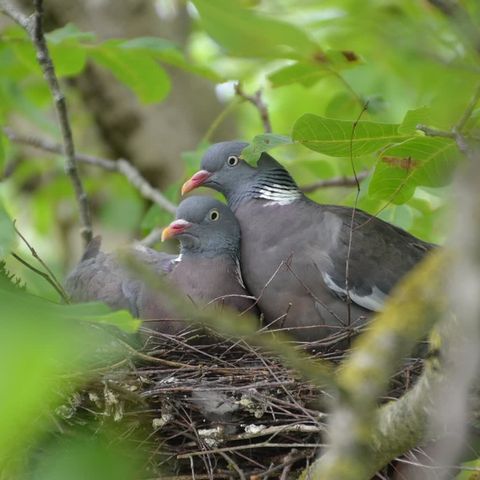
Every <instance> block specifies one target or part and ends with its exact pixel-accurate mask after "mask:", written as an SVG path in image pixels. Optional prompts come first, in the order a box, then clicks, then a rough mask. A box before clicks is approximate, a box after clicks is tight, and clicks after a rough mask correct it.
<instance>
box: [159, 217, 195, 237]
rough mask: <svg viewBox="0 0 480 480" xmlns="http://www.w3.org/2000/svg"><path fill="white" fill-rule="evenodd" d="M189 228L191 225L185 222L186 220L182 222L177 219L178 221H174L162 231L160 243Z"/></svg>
mask: <svg viewBox="0 0 480 480" xmlns="http://www.w3.org/2000/svg"><path fill="white" fill-rule="evenodd" d="M191 226H192V224H191V223H190V222H187V221H186V220H183V219H181V218H179V219H178V220H174V221H173V222H172V223H171V224H170V225H169V226H168V227H165V228H164V229H163V232H162V242H164V241H165V240H168V239H169V238H173V237H176V236H177V235H180V234H181V233H183V232H184V231H185V230H187V229H188V228H189V227H191Z"/></svg>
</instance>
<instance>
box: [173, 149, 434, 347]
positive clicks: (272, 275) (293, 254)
mask: <svg viewBox="0 0 480 480" xmlns="http://www.w3.org/2000/svg"><path fill="white" fill-rule="evenodd" d="M247 146H248V143H244V142H236V141H235V142H222V143H217V144H215V145H212V146H211V147H210V148H209V149H208V150H207V152H206V153H205V155H204V157H203V159H202V162H201V168H202V169H201V170H200V171H199V172H197V173H196V174H195V175H193V177H192V178H190V180H188V181H187V182H185V184H184V185H183V188H182V193H183V194H185V193H187V192H189V191H191V190H193V189H194V188H196V187H199V186H201V185H203V186H206V187H210V188H213V189H214V190H217V191H219V192H221V193H222V194H223V195H225V197H226V198H227V200H228V205H229V207H230V208H231V209H232V210H233V212H234V213H235V216H236V217H237V219H238V221H239V222H240V227H241V230H242V242H241V243H242V249H241V261H242V273H243V277H244V279H245V282H246V285H247V288H248V289H249V291H250V292H251V293H252V294H253V295H254V296H255V297H257V298H258V305H259V307H260V310H261V311H262V313H263V314H264V316H265V320H266V322H267V324H270V325H271V328H284V329H287V330H289V331H290V332H291V333H293V334H294V335H295V337H296V338H298V339H300V340H303V341H312V340H316V339H321V338H324V337H326V336H327V335H330V334H332V333H334V332H336V331H337V332H338V331H339V330H340V329H344V327H345V326H348V325H349V324H350V325H359V324H361V323H363V322H364V321H365V320H366V319H368V317H369V316H370V315H371V313H372V312H376V311H379V310H381V309H382V306H383V304H384V302H385V299H386V297H387V296H388V294H389V292H390V290H391V289H392V287H393V286H394V285H395V284H396V283H397V281H398V280H399V279H400V278H401V277H402V276H403V275H405V274H406V273H407V272H408V271H409V270H410V269H411V268H412V267H413V266H414V265H415V264H416V263H417V262H418V261H419V260H421V259H422V258H423V257H424V256H425V254H426V253H427V252H428V251H429V250H431V249H432V248H433V247H434V245H432V244H429V243H427V242H424V241H422V240H419V239H418V238H415V237H413V236H412V235H410V234H409V233H408V232H406V231H404V230H402V229H400V228H398V227H396V226H394V225H391V224H389V223H387V222H384V221H383V220H380V219H378V218H376V217H373V216H371V215H369V214H368V213H365V212H363V211H361V210H356V211H355V215H354V220H353V230H352V238H351V248H350V254H349V255H348V251H349V242H350V232H351V228H350V226H351V222H352V208H349V207H341V206H334V205H320V204H318V203H315V202H313V201H312V200H310V199H308V198H307V197H306V196H305V195H304V194H303V193H302V192H301V190H300V189H299V187H298V186H297V184H296V183H295V181H294V180H293V179H292V177H291V176H290V174H289V172H288V171H287V170H286V169H285V168H284V167H282V166H281V165H280V164H279V163H278V162H277V161H276V160H275V159H274V158H272V157H271V156H270V155H268V154H267V153H262V155H261V157H260V159H259V161H258V164H257V166H256V167H254V166H251V165H249V164H248V163H247V162H246V161H244V160H243V159H242V158H241V154H242V151H243V149H244V148H245V147H247ZM347 257H348V258H349V260H348V266H347ZM347 268H348V281H347V275H346V272H347ZM347 291H348V295H347Z"/></svg>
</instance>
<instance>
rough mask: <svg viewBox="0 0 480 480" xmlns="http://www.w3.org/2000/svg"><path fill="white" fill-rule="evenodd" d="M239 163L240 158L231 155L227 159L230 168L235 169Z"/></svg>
mask: <svg viewBox="0 0 480 480" xmlns="http://www.w3.org/2000/svg"><path fill="white" fill-rule="evenodd" d="M237 163H238V157H237V156H236V155H230V156H229V157H228V158H227V164H228V166H229V167H234V166H235V165H236V164H237Z"/></svg>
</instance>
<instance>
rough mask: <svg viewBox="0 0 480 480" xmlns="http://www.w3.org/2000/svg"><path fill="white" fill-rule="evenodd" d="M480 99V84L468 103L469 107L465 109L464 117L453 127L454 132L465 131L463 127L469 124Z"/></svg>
mask: <svg viewBox="0 0 480 480" xmlns="http://www.w3.org/2000/svg"><path fill="white" fill-rule="evenodd" d="M479 99H480V85H478V86H477V89H476V90H475V93H474V94H473V97H472V99H471V100H470V102H469V103H468V105H467V108H466V109H465V112H463V115H462V117H461V118H460V120H459V121H458V123H457V124H456V125H455V127H454V128H453V131H454V132H456V133H461V132H463V129H464V128H465V125H466V124H467V122H468V121H469V120H470V117H471V116H472V113H473V110H474V109H475V107H476V106H477V103H478V100H479Z"/></svg>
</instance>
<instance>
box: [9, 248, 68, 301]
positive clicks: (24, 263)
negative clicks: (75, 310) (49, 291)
mask: <svg viewBox="0 0 480 480" xmlns="http://www.w3.org/2000/svg"><path fill="white" fill-rule="evenodd" d="M11 255H12V257H13V258H15V260H18V261H19V262H20V263H21V264H22V265H25V266H26V267H27V268H28V269H30V270H32V272H35V273H36V274H37V275H40V276H41V277H43V278H44V279H45V280H46V281H47V282H48V283H49V284H50V285H51V286H52V287H53V288H54V289H55V291H56V292H57V293H58V294H59V295H60V296H61V297H62V298H63V300H64V301H65V302H66V303H69V300H68V297H66V296H64V292H63V291H62V290H63V289H61V290H60V289H59V288H58V287H57V285H56V284H55V282H54V281H53V280H52V279H51V277H50V275H48V273H45V272H42V270H39V269H38V268H36V267H34V266H33V265H31V264H30V263H28V262H27V261H26V260H24V259H23V258H22V257H20V255H17V254H16V253H15V252H12V253H11Z"/></svg>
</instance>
